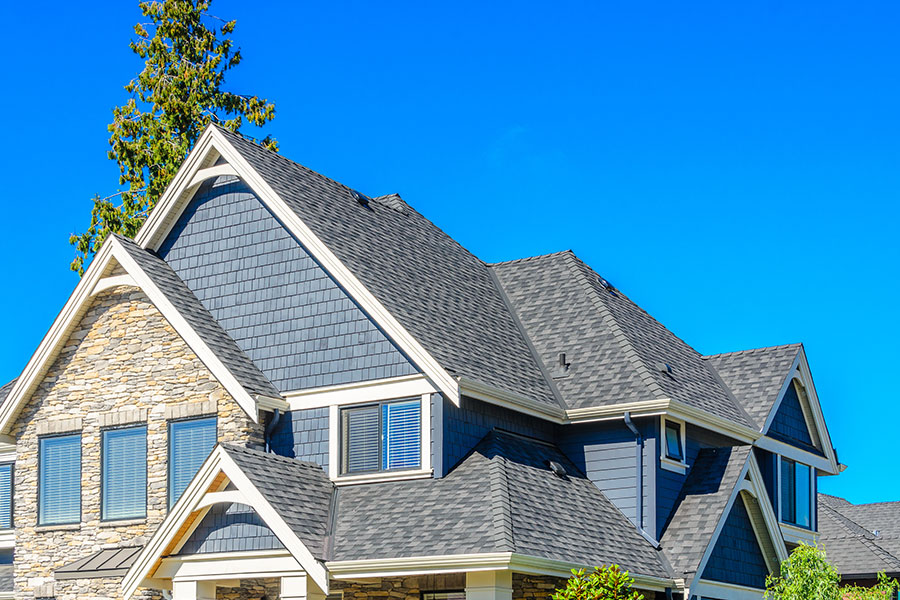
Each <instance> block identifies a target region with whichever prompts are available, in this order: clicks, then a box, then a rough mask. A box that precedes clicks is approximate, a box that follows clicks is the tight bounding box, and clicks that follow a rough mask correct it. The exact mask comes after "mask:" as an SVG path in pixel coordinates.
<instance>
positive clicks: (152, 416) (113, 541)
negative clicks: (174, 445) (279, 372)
mask: <svg viewBox="0 0 900 600" xmlns="http://www.w3.org/2000/svg"><path fill="white" fill-rule="evenodd" d="M213 414H214V415H216V416H217V417H218V438H219V440H220V441H229V442H235V443H241V444H245V445H249V446H254V447H258V446H261V445H262V438H263V431H262V427H261V426H260V425H258V424H255V423H253V422H252V420H251V419H250V418H249V417H248V416H247V415H246V414H245V413H244V412H243V410H242V409H241V408H240V407H239V405H238V404H237V403H236V402H235V401H234V400H233V399H232V397H231V396H230V395H229V394H228V392H227V391H225V389H224V388H223V387H222V386H221V385H220V384H219V383H218V381H217V380H215V379H214V378H213V376H212V374H211V373H210V372H209V370H208V369H207V368H206V367H205V366H204V365H203V363H202V362H201V361H200V359H199V358H197V356H196V355H195V354H194V353H193V352H192V351H191V349H190V348H189V347H188V346H187V344H186V343H185V342H184V341H183V340H182V339H181V337H180V336H178V334H177V333H176V332H175V331H174V330H173V329H172V327H171V326H170V325H169V323H168V322H167V321H166V320H165V318H164V317H163V316H162V315H161V314H160V313H159V311H158V310H156V308H155V307H154V306H153V304H152V303H151V302H150V301H149V299H148V298H147V297H146V296H145V295H144V293H143V292H141V291H140V290H138V289H137V288H132V287H117V288H113V289H111V290H107V291H106V292H103V293H101V294H99V295H98V296H97V298H95V299H94V301H93V303H92V304H91V306H90V308H89V309H88V310H87V312H86V313H85V315H84V316H83V317H82V320H81V322H80V324H79V325H78V326H77V327H76V329H75V330H74V331H73V333H72V334H71V335H70V338H69V340H68V342H67V343H66V344H65V347H64V348H63V349H62V351H61V352H60V354H59V355H58V356H57V358H56V359H55V361H54V363H53V365H52V366H51V367H50V369H49V370H48V372H47V374H46V375H45V377H44V379H43V381H42V382H41V383H40V384H39V386H38V388H37V390H36V391H35V392H34V394H33V395H32V397H31V399H30V400H29V401H28V403H27V404H26V405H25V406H24V408H23V410H22V412H21V414H20V415H19V417H18V420H17V422H16V425H15V428H14V430H13V435H14V436H15V437H16V440H17V453H18V457H17V460H16V472H15V486H16V495H15V510H14V514H15V526H16V551H15V569H14V570H15V586H16V597H17V598H31V597H34V596H35V595H36V594H37V595H50V593H51V592H52V594H53V595H55V597H56V598H60V599H66V600H70V599H71V600H75V599H80V598H89V597H93V598H116V597H119V596H120V593H119V591H118V587H119V584H120V582H121V580H120V579H91V580H69V581H58V582H55V584H54V581H53V571H54V570H55V569H56V568H58V567H60V566H62V565H64V564H67V563H70V562H73V561H75V560H78V559H79V558H82V557H84V556H86V555H88V554H91V553H93V552H97V551H99V550H102V549H107V548H117V547H123V546H134V545H139V544H143V543H145V542H146V541H147V539H148V538H149V536H150V535H152V533H153V531H154V530H155V529H156V527H157V526H158V525H159V524H160V522H161V521H162V520H163V518H164V517H165V514H166V494H167V482H166V479H167V477H166V459H167V455H168V452H167V431H168V430H167V419H170V418H177V417H188V416H200V415H213ZM129 423H135V424H138V423H142V424H146V425H147V457H148V458H147V460H148V465H147V487H148V490H147V517H146V518H145V519H135V520H131V521H118V522H108V523H104V522H101V520H100V486H99V482H100V460H101V458H100V444H101V430H102V429H103V428H104V427H109V426H118V425H126V424H129ZM64 432H73V433H74V432H80V433H81V442H82V447H81V449H82V522H81V523H80V524H76V525H69V526H47V527H38V526H37V476H38V439H39V436H40V435H44V434H49V433H64ZM54 585H55V587H53V586H54Z"/></svg>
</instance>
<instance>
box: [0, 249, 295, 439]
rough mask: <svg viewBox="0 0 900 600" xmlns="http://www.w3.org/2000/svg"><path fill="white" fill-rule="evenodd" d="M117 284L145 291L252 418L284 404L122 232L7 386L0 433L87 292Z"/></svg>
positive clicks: (77, 316) (163, 269) (86, 302)
mask: <svg viewBox="0 0 900 600" xmlns="http://www.w3.org/2000/svg"><path fill="white" fill-rule="evenodd" d="M123 285H124V286H135V287H138V288H140V289H141V290H142V291H143V292H144V293H145V294H146V295H147V297H148V298H149V299H150V301H151V302H152V303H153V304H154V306H156V308H157V309H158V310H159V311H160V313H161V314H162V315H163V317H165V318H166V320H167V321H168V322H169V323H170V324H171V325H172V327H173V329H175V331H176V332H177V333H178V334H179V335H180V336H181V337H182V338H183V339H184V341H185V342H186V343H187V345H188V346H189V347H190V348H191V350H192V351H193V352H194V353H195V354H196V355H197V356H198V357H199V358H200V360H202V361H203V363H204V364H205V365H206V366H207V368H209V370H210V372H211V373H212V374H213V375H214V376H215V377H216V379H218V381H219V382H220V383H221V384H222V385H223V387H224V388H225V389H226V390H227V391H228V393H229V394H231V396H232V397H233V398H234V399H235V401H236V402H237V403H238V404H239V405H240V406H241V408H242V409H243V410H244V411H245V412H246V413H247V415H248V416H249V417H250V418H251V419H252V420H253V421H254V422H258V421H259V411H260V410H261V409H268V410H273V409H276V408H277V409H282V410H286V409H287V408H288V404H287V402H286V401H285V400H284V399H283V398H282V397H281V396H280V394H279V392H278V390H276V389H275V387H274V386H273V385H272V384H271V382H269V380H268V379H266V377H265V376H264V375H263V374H262V373H261V372H260V371H259V370H258V369H257V368H256V366H255V365H254V364H253V363H252V362H251V361H250V359H249V358H247V356H246V355H245V354H244V353H243V352H242V351H241V350H240V348H238V346H237V345H236V344H235V343H234V341H233V340H232V339H231V338H230V337H229V336H228V334H226V333H225V331H224V330H222V328H221V327H220V326H219V325H218V324H217V323H216V322H215V321H214V320H213V319H212V317H211V316H210V315H209V313H208V312H207V311H206V310H205V309H204V308H203V306H202V305H201V304H200V303H199V301H198V300H197V299H196V297H195V296H194V295H193V294H192V293H191V292H190V290H188V289H187V287H186V286H185V285H184V283H183V282H181V280H180V279H178V276H177V275H175V273H174V272H173V271H172V270H171V269H170V268H169V267H168V265H166V263H165V262H164V261H162V260H160V259H158V258H156V257H155V256H153V255H152V254H150V253H148V252H146V251H144V250H142V249H141V248H140V247H138V246H137V245H136V244H135V243H134V242H132V241H130V240H128V239H126V238H123V237H119V236H110V237H109V238H108V239H107V240H106V242H105V243H104V245H103V247H102V248H101V249H100V251H99V252H98V253H97V255H96V256H95V257H94V260H93V261H92V262H91V265H90V267H89V268H88V270H87V272H86V273H85V275H84V277H83V278H82V279H81V281H80V282H79V283H78V286H77V287H76V288H75V291H74V292H73V293H72V295H71V296H70V297H69V300H68V301H67V302H66V304H65V306H64V307H63V309H62V311H61V312H60V314H59V316H57V318H56V320H55V321H54V323H53V326H52V327H51V328H50V331H49V332H48V333H47V335H46V336H45V337H44V339H43V340H42V341H41V344H40V345H39V346H38V349H37V351H36V352H35V353H34V355H33V356H32V357H31V360H29V362H28V364H27V365H26V366H25V369H24V370H23V371H22V374H21V375H20V376H19V378H18V379H17V380H16V382H15V385H14V386H13V388H12V390H10V393H9V396H8V398H7V401H6V402H5V403H4V404H3V406H2V409H0V434H3V435H9V433H10V429H11V427H12V426H13V424H14V422H15V419H16V416H17V415H18V413H19V410H20V409H21V408H22V406H24V403H25V402H26V401H27V400H28V398H29V396H30V395H31V393H32V392H33V391H34V390H35V389H36V387H37V386H38V385H39V384H40V382H41V380H42V378H43V376H44V374H45V373H46V371H47V369H48V368H49V367H50V365H51V364H52V363H53V360H54V359H55V358H56V356H57V355H58V354H59V352H60V351H61V350H62V348H63V347H64V346H65V344H66V342H67V341H68V338H69V335H70V333H71V331H72V330H73V328H74V327H76V326H77V325H78V323H79V321H80V320H81V317H82V316H84V314H85V312H86V311H87V310H88V309H89V308H90V305H91V303H92V301H93V298H94V297H95V296H96V295H97V294H99V293H100V292H102V291H104V290H108V289H110V288H113V287H116V286H123Z"/></svg>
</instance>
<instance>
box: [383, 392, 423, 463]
mask: <svg viewBox="0 0 900 600" xmlns="http://www.w3.org/2000/svg"><path fill="white" fill-rule="evenodd" d="M382 411H383V415H382V416H383V419H382V421H383V426H382V427H383V435H384V449H383V456H382V459H383V464H384V468H385V469H386V470H387V469H414V468H417V467H418V466H419V465H420V463H421V454H422V406H421V403H420V402H419V401H414V402H394V403H392V404H385V405H383V406H382Z"/></svg>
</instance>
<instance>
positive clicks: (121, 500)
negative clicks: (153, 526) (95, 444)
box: [100, 426, 147, 521]
mask: <svg viewBox="0 0 900 600" xmlns="http://www.w3.org/2000/svg"><path fill="white" fill-rule="evenodd" d="M102 435H103V448H102V452H103V461H102V464H103V468H102V477H101V480H102V483H101V492H100V494H101V502H100V507H101V511H100V513H101V517H100V518H101V519H103V520H104V521H114V520H118V519H140V518H143V517H145V516H147V427H146V426H141V427H128V428H123V429H109V430H107V431H104V432H103V434H102Z"/></svg>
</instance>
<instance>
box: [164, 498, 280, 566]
mask: <svg viewBox="0 0 900 600" xmlns="http://www.w3.org/2000/svg"><path fill="white" fill-rule="evenodd" d="M282 548H284V545H283V544H282V543H281V541H279V539H278V537H277V536H276V535H275V534H274V533H273V532H272V530H271V529H270V528H269V526H268V525H266V524H265V522H264V521H263V520H262V518H261V517H260V516H259V515H258V514H257V513H256V511H255V510H253V508H252V507H250V506H247V505H246V504H240V503H237V502H233V503H231V504H216V505H214V506H213V507H212V508H210V509H209V511H208V512H207V513H206V515H205V516H204V517H203V519H202V520H201V521H200V524H199V525H197V528H196V529H194V531H193V533H191V535H190V537H188V539H187V541H185V543H184V545H183V546H182V547H181V550H180V551H179V554H208V553H213V552H247V551H251V550H277V549H282Z"/></svg>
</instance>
